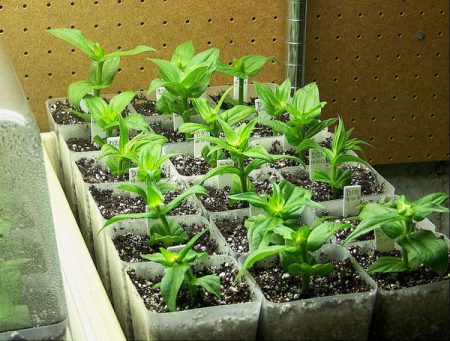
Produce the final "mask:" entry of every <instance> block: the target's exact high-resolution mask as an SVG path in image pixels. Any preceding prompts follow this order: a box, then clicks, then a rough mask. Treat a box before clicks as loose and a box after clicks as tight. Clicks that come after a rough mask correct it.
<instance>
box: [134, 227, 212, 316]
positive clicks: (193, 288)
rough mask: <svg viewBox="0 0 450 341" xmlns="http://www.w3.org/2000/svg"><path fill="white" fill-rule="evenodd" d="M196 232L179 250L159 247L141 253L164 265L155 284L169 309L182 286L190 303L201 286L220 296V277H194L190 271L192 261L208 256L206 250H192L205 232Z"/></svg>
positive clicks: (175, 301)
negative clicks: (155, 251)
mask: <svg viewBox="0 0 450 341" xmlns="http://www.w3.org/2000/svg"><path fill="white" fill-rule="evenodd" d="M206 231H207V230H203V231H202V232H199V233H197V234H196V235H195V236H194V237H192V239H191V240H190V241H189V242H188V243H187V244H186V246H185V247H184V248H183V249H181V251H180V252H178V253H177V252H171V251H168V250H167V249H165V248H163V247H161V248H160V249H159V250H160V253H153V254H149V255H143V256H142V258H144V259H146V260H149V261H152V262H156V263H159V264H161V265H162V266H164V276H163V278H162V280H161V282H160V283H158V284H156V285H155V286H154V287H157V288H159V289H160V291H161V296H162V297H163V299H164V303H165V304H166V305H167V308H168V309H169V311H175V310H176V308H177V296H178V293H179V291H180V289H181V288H182V287H185V288H186V289H187V292H188V295H189V298H190V300H191V303H195V301H196V299H197V294H198V293H197V288H198V287H203V288H204V289H205V290H206V291H207V292H209V293H211V294H213V295H214V296H216V297H217V298H220V278H219V277H218V276H214V275H206V276H203V277H195V275H194V272H193V271H192V268H191V267H192V263H193V262H194V261H196V260H197V259H200V258H206V259H207V258H208V254H207V253H206V252H202V253H197V252H195V251H194V250H192V247H193V246H194V244H195V242H196V241H197V240H198V239H199V238H200V237H201V236H202V235H203V234H204V233H205V232H206Z"/></svg>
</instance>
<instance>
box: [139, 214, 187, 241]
mask: <svg viewBox="0 0 450 341" xmlns="http://www.w3.org/2000/svg"><path fill="white" fill-rule="evenodd" d="M167 223H168V224H167V225H168V226H166V225H165V224H164V223H163V222H162V221H158V222H157V223H155V224H153V225H152V226H151V227H150V240H149V241H148V243H149V245H150V246H152V245H154V244H156V243H163V244H164V245H172V244H174V243H182V242H184V241H185V240H186V239H187V238H188V235H187V233H186V232H185V231H184V230H183V228H182V227H181V226H180V224H178V223H177V222H176V221H174V220H172V219H167Z"/></svg>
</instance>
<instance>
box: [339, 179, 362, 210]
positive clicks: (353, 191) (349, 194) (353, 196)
mask: <svg viewBox="0 0 450 341" xmlns="http://www.w3.org/2000/svg"><path fill="white" fill-rule="evenodd" d="M360 205H361V186H360V185H356V186H345V187H344V200H343V204H342V215H343V216H344V217H348V216H356V215H358V214H359V206H360Z"/></svg>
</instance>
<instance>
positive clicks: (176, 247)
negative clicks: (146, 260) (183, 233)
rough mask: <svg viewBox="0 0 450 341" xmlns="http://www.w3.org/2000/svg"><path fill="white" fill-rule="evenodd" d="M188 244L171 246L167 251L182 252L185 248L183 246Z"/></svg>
mask: <svg viewBox="0 0 450 341" xmlns="http://www.w3.org/2000/svg"><path fill="white" fill-rule="evenodd" d="M185 246H186V244H181V245H174V246H169V247H168V248H167V251H170V252H177V253H178V252H180V251H181V250H183V248H184V247H185Z"/></svg>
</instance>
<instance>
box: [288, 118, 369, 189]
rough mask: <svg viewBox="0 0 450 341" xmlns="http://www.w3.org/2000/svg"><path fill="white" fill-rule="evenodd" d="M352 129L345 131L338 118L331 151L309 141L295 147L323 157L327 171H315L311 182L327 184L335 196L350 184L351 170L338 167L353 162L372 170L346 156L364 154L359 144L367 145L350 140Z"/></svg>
mask: <svg viewBox="0 0 450 341" xmlns="http://www.w3.org/2000/svg"><path fill="white" fill-rule="evenodd" d="M353 129H354V128H351V129H349V130H347V131H346V130H345V127H344V121H343V120H342V119H341V118H339V124H338V126H337V128H336V129H335V131H334V135H333V138H332V143H331V149H328V148H326V147H323V146H321V145H320V144H318V143H317V142H315V141H314V140H311V139H308V140H305V141H303V142H302V143H300V145H299V146H298V147H297V151H299V150H304V149H307V148H316V149H317V150H319V151H321V152H322V153H323V154H324V155H325V158H326V160H327V161H328V164H329V171H328V172H323V171H321V170H316V171H315V173H314V176H313V180H314V181H320V182H324V183H327V184H329V185H330V186H331V191H332V193H333V194H336V193H337V191H338V190H339V189H343V188H344V187H345V186H347V185H349V184H350V182H351V170H350V169H346V170H344V169H342V168H340V166H342V165H343V164H344V163H346V162H355V163H358V164H361V165H364V166H366V167H368V168H369V169H370V170H373V168H372V167H371V166H370V165H369V164H368V163H367V162H366V161H364V160H362V159H361V158H360V157H358V156H356V155H354V154H348V152H349V151H353V152H356V151H357V152H361V153H363V154H364V150H363V149H362V148H361V146H360V144H367V143H366V142H364V141H361V140H357V139H350V135H351V133H352V132H353Z"/></svg>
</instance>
